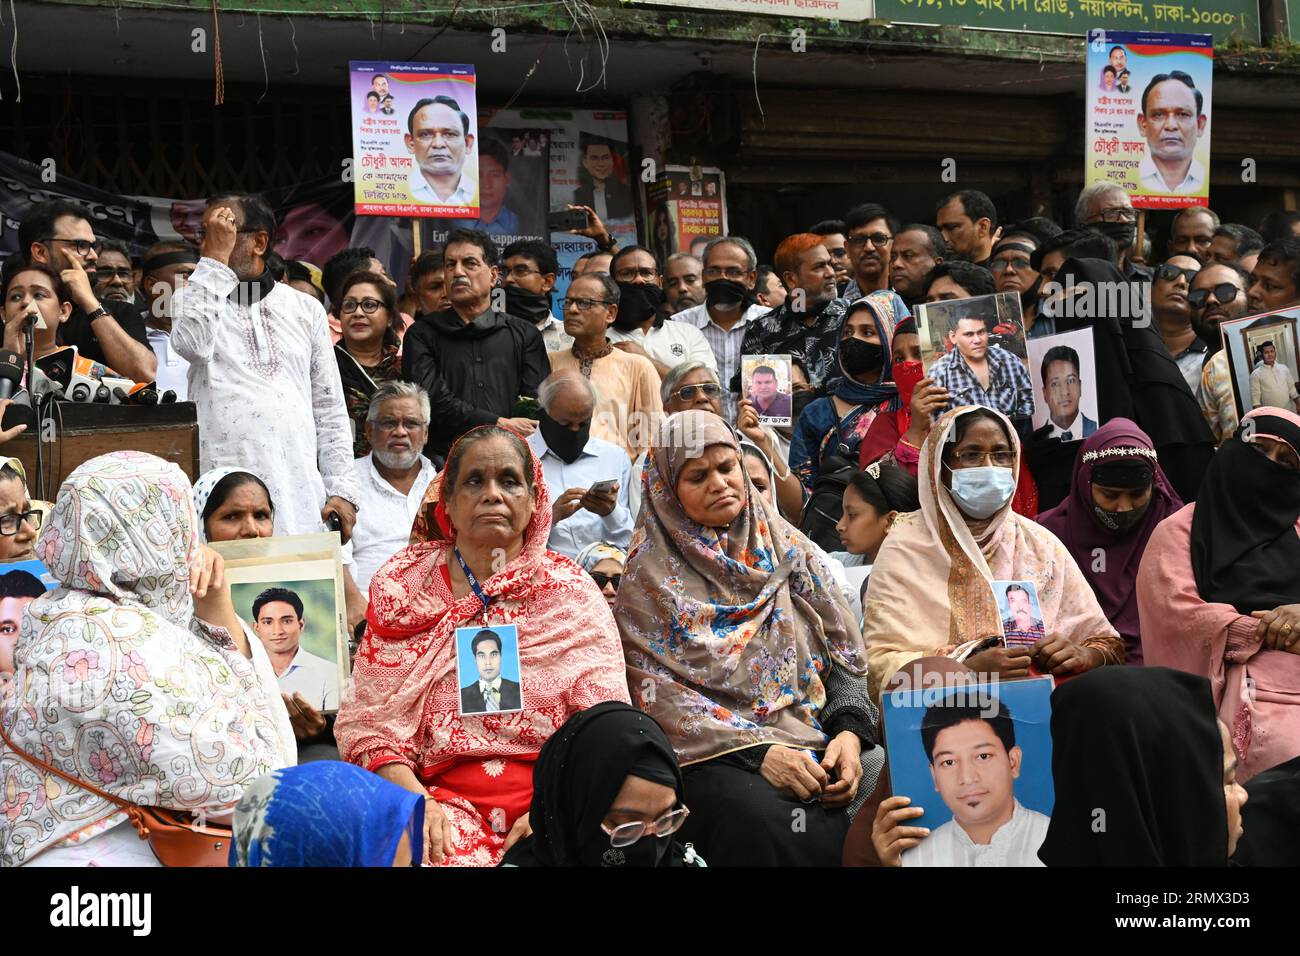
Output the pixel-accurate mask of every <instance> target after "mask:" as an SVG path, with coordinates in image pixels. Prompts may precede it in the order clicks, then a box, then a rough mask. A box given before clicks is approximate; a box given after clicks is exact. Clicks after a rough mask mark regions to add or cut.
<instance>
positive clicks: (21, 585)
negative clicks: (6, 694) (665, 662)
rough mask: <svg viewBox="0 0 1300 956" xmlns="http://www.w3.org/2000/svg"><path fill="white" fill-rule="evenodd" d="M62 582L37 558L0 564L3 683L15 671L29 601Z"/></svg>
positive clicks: (0, 683) (0, 673)
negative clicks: (17, 648)
mask: <svg viewBox="0 0 1300 956" xmlns="http://www.w3.org/2000/svg"><path fill="white" fill-rule="evenodd" d="M58 586H59V582H58V581H56V580H54V577H53V576H52V575H51V574H50V572H49V571H48V570H46V568H45V565H44V563H42V562H41V561H38V560H36V559H35V558H33V559H31V560H28V561H8V562H5V563H3V564H0V687H2V686H3V685H4V682H5V680H6V679H7V675H10V674H12V673H13V672H14V645H15V644H17V643H18V632H19V631H20V630H22V624H23V614H24V612H25V611H26V610H27V605H29V604H31V603H32V601H34V600H36V599H37V598H38V597H40V596H41V595H42V594H44V593H45V592H46V591H48V590H50V589H51V588H57V587H58Z"/></svg>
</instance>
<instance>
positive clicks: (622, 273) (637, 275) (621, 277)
mask: <svg viewBox="0 0 1300 956" xmlns="http://www.w3.org/2000/svg"><path fill="white" fill-rule="evenodd" d="M614 278H615V279H616V280H617V281H619V282H631V281H632V280H633V279H645V281H646V282H654V280H655V279H657V278H659V270H658V269H650V268H646V269H633V268H631V267H628V268H626V269H619V270H618V271H617V272H615V273H614Z"/></svg>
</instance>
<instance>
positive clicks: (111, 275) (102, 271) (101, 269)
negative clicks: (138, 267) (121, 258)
mask: <svg viewBox="0 0 1300 956" xmlns="http://www.w3.org/2000/svg"><path fill="white" fill-rule="evenodd" d="M133 275H135V272H134V270H132V269H109V268H108V267H106V266H98V267H97V268H96V269H95V281H96V282H108V281H109V280H110V279H121V280H122V281H123V282H125V281H127V280H128V279H130V278H131V277H132V276H133Z"/></svg>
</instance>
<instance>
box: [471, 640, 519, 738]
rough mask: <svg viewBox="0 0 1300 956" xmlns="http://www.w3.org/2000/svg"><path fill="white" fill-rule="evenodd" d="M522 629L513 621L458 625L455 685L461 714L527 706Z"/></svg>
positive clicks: (488, 712) (494, 712)
mask: <svg viewBox="0 0 1300 956" xmlns="http://www.w3.org/2000/svg"><path fill="white" fill-rule="evenodd" d="M521 684H522V681H521V679H520V676H519V632H518V630H517V629H516V628H515V626H514V625H513V624H502V625H497V626H495V627H458V628H456V686H457V687H459V688H460V713H461V716H462V717H468V716H481V715H483V714H503V713H510V712H512V711H518V710H523V709H524V701H523V693H522V691H521V689H520V685H521Z"/></svg>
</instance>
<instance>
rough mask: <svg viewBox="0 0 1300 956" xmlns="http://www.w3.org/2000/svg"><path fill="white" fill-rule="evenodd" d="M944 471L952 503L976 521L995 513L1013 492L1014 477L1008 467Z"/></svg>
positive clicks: (949, 469)
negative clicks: (948, 481) (948, 479)
mask: <svg viewBox="0 0 1300 956" xmlns="http://www.w3.org/2000/svg"><path fill="white" fill-rule="evenodd" d="M944 467H945V468H948V466H947V465H945V466H944ZM948 471H949V473H950V474H951V475H952V489H951V490H952V497H953V500H954V501H956V502H957V505H958V506H959V507H960V508H961V510H962V511H963V512H964V513H965V514H966V515H968V516H969V517H971V518H975V519H976V520H979V521H983V520H984V519H985V518H991V517H993V516H994V515H995V514H997V513H998V511H1000V510H1001V509H1002V508H1003V507H1004V506H1005V505H1006V503H1007V502H1008V501H1010V500H1011V496H1012V495H1013V494H1015V492H1016V478H1015V475H1014V474H1013V473H1012V471H1011V469H1010V468H1000V467H998V466H996V465H983V466H981V467H979V468H958V469H952V468H948Z"/></svg>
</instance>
